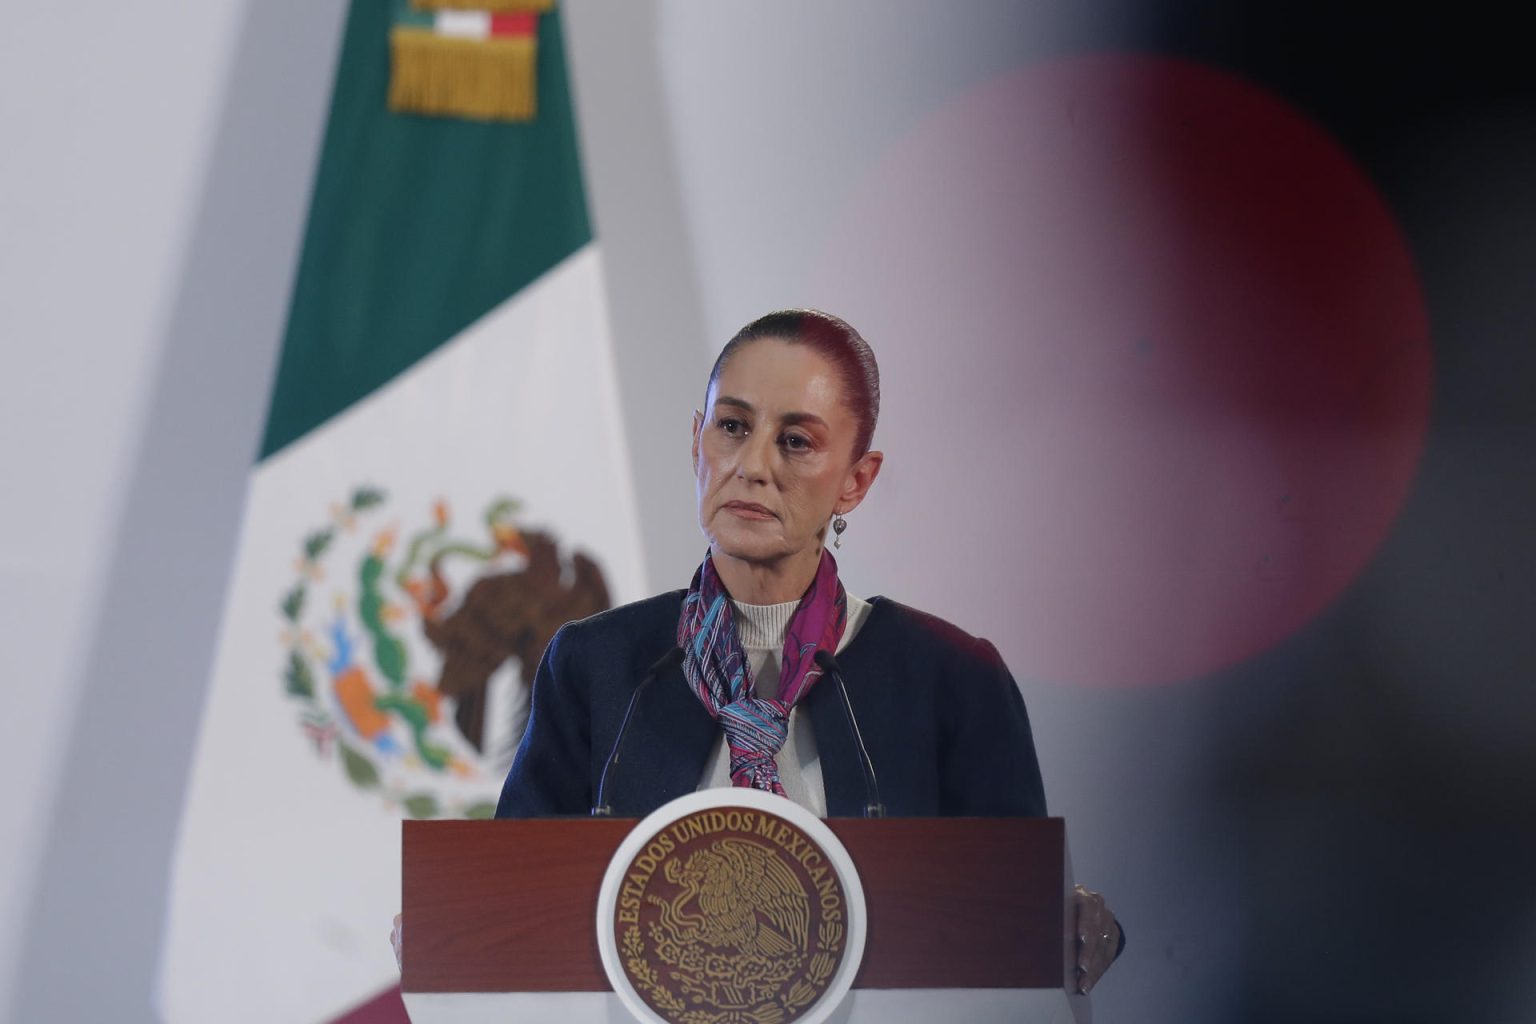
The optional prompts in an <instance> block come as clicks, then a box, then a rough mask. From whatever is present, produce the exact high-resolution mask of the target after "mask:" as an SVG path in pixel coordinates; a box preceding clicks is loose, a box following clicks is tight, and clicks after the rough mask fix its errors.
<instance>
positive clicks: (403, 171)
mask: <svg viewBox="0 0 1536 1024" xmlns="http://www.w3.org/2000/svg"><path fill="white" fill-rule="evenodd" d="M396 13H398V12H397V10H396V8H395V5H394V4H391V3H388V2H382V0H354V2H353V4H352V8H351V12H350V14H349V15H348V19H347V27H346V32H345V36H344V39H343V43H342V52H341V60H340V62H339V64H338V68H337V73H336V83H335V87H334V93H333V96H332V100H331V113H330V121H329V125H328V127H327V129H326V137H325V143H324V146H323V148H322V151H321V157H320V167H319V172H318V174H317V175H316V179H315V189H314V195H313V197H312V199H311V204H310V215H309V223H308V226H307V228H306V230H305V237H304V251H303V255H302V257H301V259H300V263H299V271H298V278H297V280H296V282H295V285H294V291H293V300H292V305H291V308H290V311H289V317H288V328H287V333H286V334H285V336H284V340H283V351H282V356H281V361H280V363H279V365H278V372H277V380H276V383H275V385H274V387H273V393H272V402H271V406H270V408H269V411H268V415H267V426H266V432H265V436H264V438H263V440H262V446H261V458H263V459H264V458H266V457H267V456H268V455H271V454H272V453H274V452H276V451H278V450H279V449H281V448H283V447H284V446H285V445H287V444H289V443H290V442H292V441H294V440H295V439H297V438H299V437H301V436H303V435H304V434H305V433H307V432H308V431H310V430H312V429H314V428H315V427H317V426H319V425H320V424H322V423H324V422H325V421H326V420H328V419H330V418H331V417H332V416H333V415H335V414H336V413H338V412H341V411H342V410H344V409H346V408H347V407H348V406H350V405H352V404H353V403H354V402H356V401H358V400H359V399H361V398H363V397H365V396H367V395H368V394H370V393H371V392H373V391H374V390H375V389H377V388H378V387H380V386H381V385H383V384H385V383H387V382H388V381H390V380H391V379H392V378H394V377H395V376H396V375H397V374H399V373H400V372H401V371H403V370H405V369H407V368H408V367H410V366H411V365H412V364H414V363H415V362H417V361H418V360H420V359H421V358H422V357H423V356H425V355H427V354H429V353H431V352H432V351H433V350H434V349H436V348H437V347H438V346H440V345H442V344H443V343H445V342H446V341H448V340H449V339H451V338H452V337H453V336H454V335H455V334H457V333H458V332H459V331H461V330H462V329H463V328H465V327H466V326H468V325H469V324H471V323H473V322H474V321H475V320H476V319H478V318H479V317H480V316H481V315H483V314H484V313H486V312H487V311H489V310H491V309H492V308H494V307H495V306H497V305H499V304H500V303H501V302H502V301H503V300H505V299H506V298H508V297H509V296H511V295H513V294H515V293H516V292H518V291H519V290H521V289H522V288H523V287H525V286H526V285H528V284H529V283H531V282H532V281H534V280H535V279H537V278H538V277H539V276H540V275H542V274H543V273H544V272H545V271H547V270H549V269H550V268H551V267H553V266H554V265H556V264H557V263H559V262H560V261H561V260H563V259H564V258H565V257H567V256H569V255H570V254H571V253H573V252H575V251H576V250H577V249H579V248H580V247H581V246H583V245H585V244H586V243H587V242H589V241H591V239H592V229H591V224H590V221H589V220H588V216H587V203H586V195H585V192H584V190H583V187H582V179H581V166H580V159H579V154H578V151H577V141H576V129H575V118H574V116H573V112H572V109H571V94H570V88H569V85H568V82H567V79H566V65H565V49H564V44H563V42H562V36H561V30H560V20H559V13H558V12H551V13H548V14H545V15H542V16H541V17H540V18H539V43H538V46H539V56H538V97H539V115H538V118H537V119H536V120H534V121H533V122H531V123H526V124H502V123H495V124H488V123H479V122H470V121H456V120H449V119H442V118H427V117H418V116H414V115H399V114H391V113H390V112H389V111H388V110H387V109H386V108H385V97H386V95H387V92H388V88H389V28H390V25H391V22H392V20H393V15H394V14H396Z"/></svg>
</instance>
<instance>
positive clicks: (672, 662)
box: [592, 647, 683, 818]
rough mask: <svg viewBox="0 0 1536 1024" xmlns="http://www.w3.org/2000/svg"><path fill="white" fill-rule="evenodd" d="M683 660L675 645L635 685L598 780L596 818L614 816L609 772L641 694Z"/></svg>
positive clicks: (621, 747)
mask: <svg viewBox="0 0 1536 1024" xmlns="http://www.w3.org/2000/svg"><path fill="white" fill-rule="evenodd" d="M682 662H683V649H682V648H681V647H674V648H672V649H671V650H669V651H668V652H667V653H666V654H663V655H662V656H661V657H659V658H657V659H656V664H654V665H652V666H651V667H650V670H649V671H647V672H646V673H645V678H643V679H641V680H640V685H639V686H637V687H635V692H634V693H633V694H631V695H630V698H629V705H628V706H627V707H626V708H625V709H624V718H623V720H621V721H620V722H619V731H618V734H617V735H616V736H614V738H613V750H612V751H611V752H610V753H609V754H608V760H607V761H604V762H603V774H602V775H601V777H599V778H598V781H597V802H596V803H595V804H593V805H592V816H593V817H595V818H608V817H612V816H613V808H612V807H609V806H608V803H607V796H608V773H609V772H610V771H612V770H613V766H614V765H616V764H618V763H619V753H620V752H621V751H622V750H623V749H624V737H625V736H627V735H628V734H629V720H630V719H631V718H633V717H634V715H635V705H636V703H638V702H639V700H640V694H642V693H644V692H645V688H646V687H647V686H649V685H651V681H652V680H653V679H655V678H656V677H657V676H659V675H661V674H662V673H663V672H668V671H671V670H672V669H673V668H674V667H675V666H677V665H681V664H682Z"/></svg>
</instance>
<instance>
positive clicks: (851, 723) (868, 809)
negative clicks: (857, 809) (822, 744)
mask: <svg viewBox="0 0 1536 1024" xmlns="http://www.w3.org/2000/svg"><path fill="white" fill-rule="evenodd" d="M815 657H816V664H818V665H820V666H821V670H822V671H823V672H825V673H826V674H827V675H829V676H831V677H832V681H833V682H834V683H836V684H837V693H838V696H839V697H841V698H842V699H843V714H844V715H846V716H847V718H848V730H849V731H850V732H851V733H853V745H854V746H855V747H856V748H858V751H859V768H860V770H862V771H863V772H864V817H866V818H883V817H885V804H883V803H881V802H880V784H879V783H878V782H876V781H875V763H874V762H873V761H871V760H870V759H869V750H868V749H867V748H866V747H865V746H864V734H863V733H861V732H859V720H858V718H856V717H855V716H854V713H853V702H852V701H851V700H849V699H848V684H847V683H845V682H844V681H843V673H842V671H841V670H839V669H838V667H837V659H835V658H833V657H832V652H830V651H825V650H822V651H817V652H816V656H815Z"/></svg>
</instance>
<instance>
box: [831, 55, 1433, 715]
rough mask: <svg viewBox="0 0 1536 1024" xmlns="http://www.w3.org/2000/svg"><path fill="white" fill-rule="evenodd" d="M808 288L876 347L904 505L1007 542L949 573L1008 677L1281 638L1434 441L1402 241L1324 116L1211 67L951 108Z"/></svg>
mask: <svg viewBox="0 0 1536 1024" xmlns="http://www.w3.org/2000/svg"><path fill="white" fill-rule="evenodd" d="M815 294H816V295H817V296H818V297H825V298H826V299H827V304H828V306H829V308H832V309H834V310H837V311H838V312H840V313H843V314H844V315H846V316H848V317H849V319H850V320H852V321H853V322H854V323H856V324H858V325H859V327H860V329H861V330H862V331H864V333H865V334H866V336H868V337H869V338H871V339H872V340H874V341H875V343H876V348H877V351H878V352H879V355H880V358H881V361H882V365H883V366H884V368H885V377H886V380H887V408H888V409H889V410H891V415H889V416H888V417H887V420H886V423H883V424H882V427H881V429H882V438H881V442H882V443H881V447H884V448H886V449H887V450H888V451H889V452H891V453H892V455H893V461H892V462H891V463H890V464H889V467H897V466H899V465H900V463H899V462H897V461H895V460H896V459H900V458H906V457H907V456H908V455H911V456H912V457H913V460H914V461H913V463H912V465H913V467H914V468H913V473H914V474H916V473H918V472H921V474H922V475H921V476H920V477H918V476H914V477H913V478H912V482H911V485H910V486H909V487H906V488H905V489H903V490H902V492H901V497H902V501H903V502H904V509H908V511H909V512H910V514H915V515H924V514H931V515H932V516H933V517H934V522H936V523H953V522H955V521H956V519H955V517H957V516H960V517H963V518H964V519H965V520H966V521H967V522H971V523H972V524H973V527H974V528H973V529H972V530H971V531H970V535H971V536H984V537H989V538H993V541H992V545H991V550H987V551H982V552H979V553H978V552H975V551H967V550H966V548H967V545H966V544H964V543H963V541H962V540H958V539H957V540H952V541H948V542H946V546H945V548H944V549H943V551H944V554H943V555H942V557H943V558H944V559H947V560H949V564H950V565H952V566H953V567H954V569H955V570H956V571H957V572H959V573H960V574H962V576H969V577H970V578H972V579H974V580H975V581H976V582H977V583H980V584H983V585H986V586H988V587H990V588H991V589H992V590H993V591H994V593H992V594H990V595H989V599H992V600H998V601H1005V602H1007V603H1008V604H1007V606H1008V607H1009V608H1010V609H1011V610H1014V611H1016V613H1017V620H1016V621H1017V628H1018V635H1016V636H1012V637H1009V638H1008V644H1007V647H1008V650H1009V656H1010V663H1011V664H1013V667H1014V668H1015V670H1016V671H1017V672H1019V673H1020V674H1023V675H1029V676H1034V677H1039V678H1047V679H1056V680H1063V681H1078V682H1085V683H1094V684H1110V685H1131V684H1143V683H1154V682H1168V681H1175V680H1180V679H1187V678H1191V677H1195V676H1199V675H1203V674H1206V673H1209V672H1211V671H1214V670H1216V669H1219V668H1221V667H1223V666H1226V665H1230V664H1232V663H1234V662H1235V661H1238V660H1240V659H1242V658H1245V657H1248V656H1250V655H1252V654H1254V653H1255V652H1258V651H1261V650H1263V649H1265V648H1267V647H1269V646H1271V645H1273V644H1274V643H1275V642H1277V641H1278V640H1280V639H1281V638H1283V637H1285V636H1287V635H1289V634H1291V633H1292V632H1293V631H1295V630H1296V629H1298V628H1299V627H1300V626H1302V625H1303V624H1304V623H1306V622H1307V621H1308V620H1310V619H1311V618H1312V617H1313V616H1315V615H1316V614H1317V613H1318V612H1319V611H1320V610H1321V609H1322V608H1324V607H1325V606H1326V605H1327V604H1328V603H1329V602H1330V601H1331V600H1332V599H1333V598H1335V597H1336V596H1337V595H1338V594H1339V593H1340V591H1341V590H1342V589H1343V588H1345V587H1346V586H1347V585H1348V584H1349V583H1350V581H1351V580H1353V579H1354V578H1355V577H1356V576H1357V574H1358V573H1359V572H1360V571H1361V569H1362V568H1363V567H1364V566H1365V565H1366V563H1367V562H1368V560H1369V559H1370V557H1371V555H1372V553H1373V552H1374V551H1375V550H1376V549H1377V547H1378V546H1379V545H1380V544H1381V542H1382V540H1383V538H1384V537H1385V535H1386V534H1387V532H1388V530H1389V529H1390V528H1391V525H1392V522H1393V520H1394V518H1395V516H1396V515H1397V512H1398V510H1399V508H1400V506H1401V505H1402V503H1403V500H1404V498H1405V496H1406V494H1407V492H1408V489H1409V487H1410V484H1411V482H1412V478H1413V475H1414V470H1415V466H1416V464H1417V460H1418V457H1419V454H1420V451H1421V448H1422V446H1423V441H1424V435H1425V429H1426V422H1427V417H1428V412H1429V406H1430V391H1431V374H1432V370H1431V354H1430V345H1429V328H1428V318H1427V315H1426V312H1425V308H1424V301H1423V297H1422V295H1421V292H1420V289H1419V285H1418V281H1417V277H1416V274H1415V272H1414V267H1413V261H1412V257H1411V254H1410V252H1409V249H1408V245H1407V243H1406V241H1405V240H1404V237H1403V233H1402V231H1401V230H1400V229H1399V227H1398V225H1397V223H1396V222H1395V220H1394V219H1393V217H1392V214H1391V212H1390V211H1389V210H1388V208H1387V206H1386V203H1385V202H1384V201H1383V199H1382V197H1381V195H1380V194H1379V193H1378V192H1377V190H1376V189H1375V188H1374V187H1373V185H1372V184H1371V182H1370V180H1369V179H1368V178H1367V176H1366V175H1365V173H1364V172H1363V171H1362V170H1361V168H1360V167H1359V166H1358V165H1357V164H1356V163H1355V162H1354V161H1353V160H1352V159H1351V158H1350V157H1349V155H1348V154H1347V153H1346V152H1345V151H1344V150H1343V149H1342V148H1341V147H1340V146H1339V144H1338V143H1337V142H1335V141H1334V140H1333V139H1332V138H1330V137H1329V135H1328V134H1327V133H1326V132H1325V131H1323V130H1322V129H1321V128H1320V127H1319V126H1318V125H1317V124H1316V123H1314V122H1313V121H1312V120H1310V119H1309V118H1307V117H1306V116H1305V115H1303V114H1302V113H1301V112H1299V111H1298V110H1297V109H1296V108H1294V107H1292V106H1291V105H1289V104H1287V103H1286V102H1284V101H1282V100H1281V99H1279V98H1278V97H1276V96H1274V95H1273V94H1271V93H1269V92H1266V91H1265V90H1263V89H1261V88H1259V87H1257V86H1256V85H1254V84H1252V83H1250V82H1248V81H1245V80H1243V79H1241V78H1238V77H1236V76H1234V75H1231V74H1228V73H1225V72H1222V71H1217V70H1214V69H1212V68H1208V67H1203V66H1199V65H1195V64H1191V63H1187V62H1182V61H1176V60H1171V59H1164V58H1157V57H1145V56H1087V57H1076V58H1069V59H1061V60H1056V61H1052V62H1049V63H1045V64H1042V65H1038V66H1034V67H1030V68H1027V69H1024V70H1020V71H1017V72H1013V73H1010V74H1008V75H1005V76H1003V77H1000V78H998V79H995V80H992V81H990V82H987V83H985V84H983V85H982V86H981V87H979V88H977V89H975V90H974V91H972V92H970V93H968V94H966V95H964V96H962V97H961V98H960V99H958V100H956V101H954V102H952V103H949V104H948V105H946V106H945V107H943V108H942V109H940V110H938V111H936V112H935V113H934V114H932V115H931V116H930V117H928V118H926V119H925V120H924V121H923V122H922V123H920V124H919V125H918V126H917V127H916V128H915V130H913V131H912V132H910V133H909V134H908V135H907V136H906V137H905V138H904V139H903V141H902V142H901V143H900V144H899V145H898V146H896V147H895V148H894V150H893V151H892V152H891V153H889V154H888V155H887V156H886V157H885V158H884V159H883V160H881V161H879V162H878V163H877V165H876V166H875V168H874V170H873V171H872V173H871V174H870V175H869V176H868V178H867V180H866V181H864V182H863V183H862V185H861V187H860V188H859V189H858V190H857V192H856V194H855V195H854V196H853V198H852V199H851V201H850V203H849V205H848V207H847V210H846V216H845V217H844V219H843V220H842V221H841V222H840V223H839V224H838V225H837V227H836V230H835V231H834V232H833V235H832V237H831V239H830V242H829V245H828V248H827V251H826V253H825V256H824V262H823V264H822V266H821V270H820V274H819V278H818V284H817V286H816V289H815ZM957 339H958V340H959V341H957ZM961 341H963V343H960V342H961ZM897 409H901V410H903V411H902V412H900V413H897V412H896V410H897ZM935 415H944V416H946V417H951V418H952V417H959V418H960V422H959V423H958V425H957V424H956V423H955V422H954V420H953V419H950V420H948V421H947V422H946V424H945V426H944V427H943V429H935V427H934V424H933V421H932V419H931V417H932V416H935ZM957 434H958V436H961V437H967V438H970V439H971V440H970V441H969V442H968V443H967V444H966V450H965V451H949V452H944V451H936V450H932V444H933V442H932V440H931V439H932V437H933V436H934V435H938V436H940V437H944V438H950V439H952V438H954V437H955V436H957ZM906 503H911V506H910V508H908V506H907V505H906ZM999 546H1001V547H1003V548H1005V549H1006V550H997V548H998V547H999ZM1010 621H1013V620H1010ZM1020 660H1022V662H1023V663H1022V664H1020V663H1018V662H1019V661H1020Z"/></svg>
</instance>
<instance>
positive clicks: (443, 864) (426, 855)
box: [401, 818, 1091, 1024]
mask: <svg viewBox="0 0 1536 1024" xmlns="http://www.w3.org/2000/svg"><path fill="white" fill-rule="evenodd" d="M635 824H636V822H635V821H633V820H627V819H604V818H595V819H594V818H579V819H555V820H549V819H546V820H533V821H431V822H419V821H407V822H405V823H404V826H403V827H404V843H403V858H404V866H403V877H402V883H403V890H404V891H403V900H402V906H403V908H404V913H405V920H406V921H407V922H409V926H408V929H407V938H406V939H405V951H404V964H403V970H402V974H401V990H402V994H403V996H404V999H405V1005H406V1008H407V1010H408V1011H409V1012H410V1015H411V1020H412V1021H413V1022H414V1024H479V1022H482V1021H484V1022H490V1021H496V1022H498V1024H501V1022H507V1021H543V1020H552V1021H559V1022H561V1024H585V1022H594V1024H596V1022H602V1024H609V1022H614V1024H619V1022H628V1021H632V1020H633V1018H632V1017H631V1016H630V1014H629V1012H628V1011H627V1010H626V1009H625V1008H624V1006H623V1004H621V1003H620V1002H619V1000H618V998H617V997H616V996H614V995H613V993H612V990H611V987H610V985H609V983H608V979H607V976H606V975H605V974H604V973H603V966H602V962H601V960H600V958H599V953H598V942H597V932H596V906H597V898H598V889H599V886H600V884H601V882H602V878H603V873H604V871H605V870H606V869H607V866H608V862H609V859H610V858H611V857H612V856H613V854H614V851H615V850H616V849H617V848H618V846H619V843H620V842H621V841H622V840H623V838H624V836H625V835H626V834H627V833H628V832H629V830H630V829H631V828H633V827H634V826H635ZM826 824H827V826H828V827H830V828H831V830H832V832H833V833H835V834H836V836H837V837H838V839H839V840H840V841H841V842H842V844H843V845H844V846H845V847H846V848H847V850H848V853H849V855H850V856H851V857H852V858H853V861H854V863H855V865H856V866H857V869H858V873H859V877H860V879H861V880H862V883H863V887H864V896H865V901H866V905H867V912H868V929H869V930H868V940H867V943H866V946H865V951H864V959H863V964H862V966H861V968H860V969H859V971H858V973H857V975H856V976H855V979H854V988H853V990H852V991H851V992H850V993H849V995H848V997H847V998H846V999H845V1000H844V1001H843V1004H842V1006H841V1007H840V1008H839V1009H838V1011H837V1012H836V1013H835V1014H834V1015H833V1017H832V1018H831V1020H832V1021H834V1022H843V1021H847V1022H859V1021H880V1022H884V1024H893V1022H901V1021H909V1020H910V1021H922V1022H925V1024H931V1022H933V1021H946V1022H949V1024H962V1022H966V1024H969V1022H981V1021H1008V1022H1011V1024H1018V1022H1042V1024H1044V1022H1050V1024H1087V1022H1088V1021H1090V1019H1091V1018H1090V1009H1089V1003H1088V1000H1087V998H1086V997H1083V996H1078V995H1075V994H1069V993H1072V992H1075V988H1076V985H1075V978H1074V974H1073V966H1074V963H1075V953H1074V948H1073V944H1072V942H1073V936H1072V929H1071V927H1070V924H1071V922H1070V920H1069V915H1068V911H1069V910H1070V908H1071V892H1070V890H1071V872H1070V869H1069V866H1068V861H1067V855H1066V835H1065V828H1064V825H1063V822H1062V820H1061V819H1060V818H1033V819H1022V818H886V819H863V818H831V819H828V820H827V822H826Z"/></svg>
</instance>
